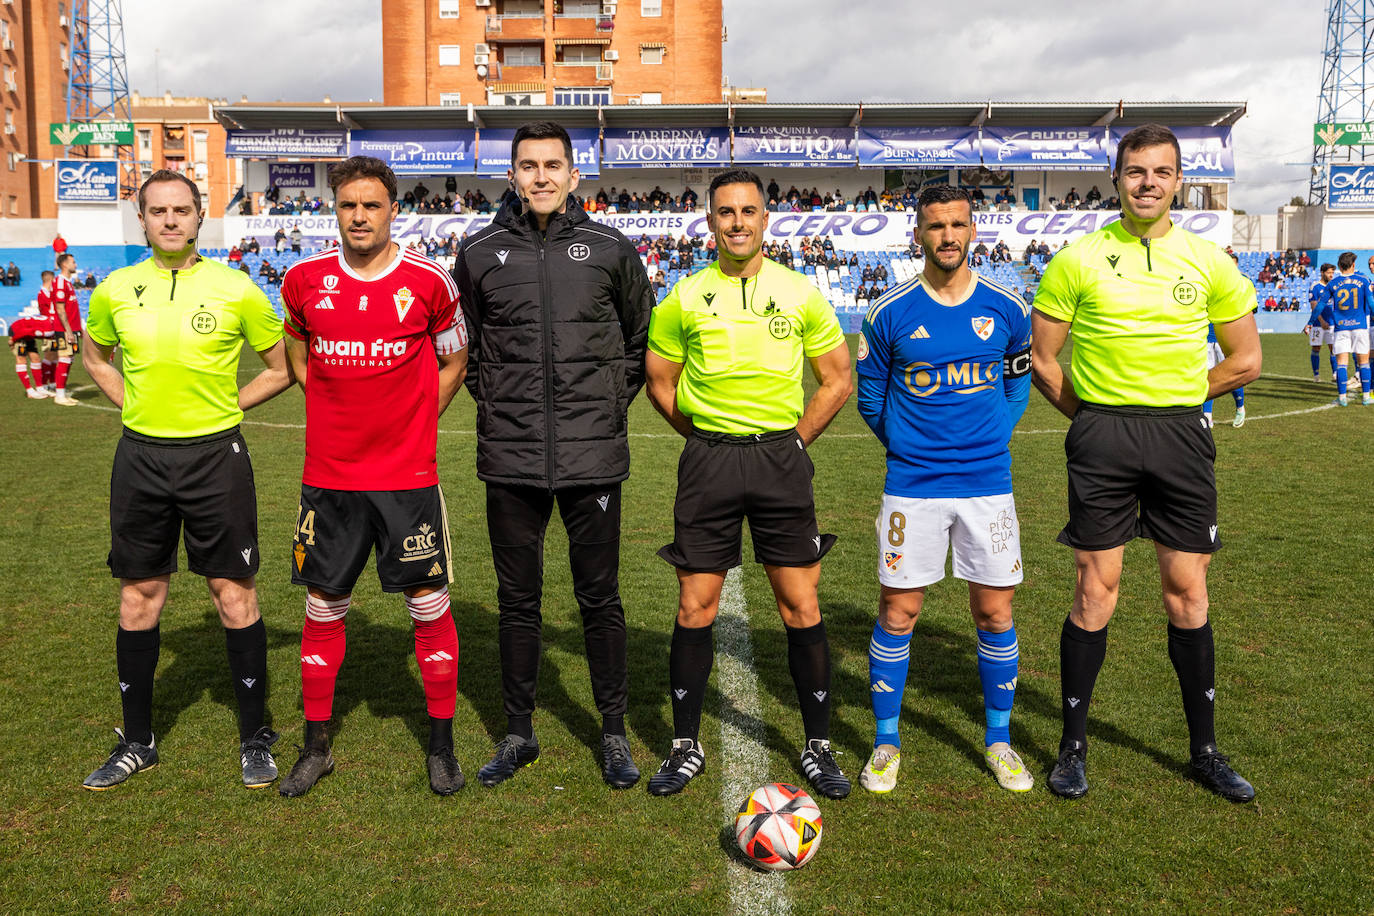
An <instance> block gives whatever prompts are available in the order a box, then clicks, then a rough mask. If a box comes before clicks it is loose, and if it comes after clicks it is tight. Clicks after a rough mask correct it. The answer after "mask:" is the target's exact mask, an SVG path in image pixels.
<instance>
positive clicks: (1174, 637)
mask: <svg viewBox="0 0 1374 916" xmlns="http://www.w3.org/2000/svg"><path fill="white" fill-rule="evenodd" d="M1169 661H1171V662H1173V663H1174V672H1175V673H1176V674H1177V675H1178V686H1179V689H1180V690H1182V691H1183V714H1184V715H1185V716H1186V717H1187V718H1188V745H1189V749H1190V750H1191V752H1192V755H1193V756H1194V757H1196V756H1197V755H1198V753H1199V751H1201V749H1202V748H1204V747H1207V746H1208V745H1215V744H1216V743H1217V734H1216V725H1215V723H1216V716H1215V710H1216V707H1215V704H1214V702H1213V701H1214V698H1215V697H1216V693H1217V691H1216V650H1215V643H1214V642H1213V640H1212V622H1211V621H1210V620H1209V621H1208V622H1207V623H1204V624H1203V625H1202V626H1200V627H1198V628H1197V629H1194V630H1183V629H1180V628H1178V627H1176V626H1174V625H1173V624H1172V623H1171V624H1169Z"/></svg>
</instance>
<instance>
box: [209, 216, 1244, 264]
mask: <svg viewBox="0 0 1374 916" xmlns="http://www.w3.org/2000/svg"><path fill="white" fill-rule="evenodd" d="M589 215H590V216H591V218H592V219H593V220H595V221H596V222H598V223H601V224H602V225H605V226H612V227H614V228H616V229H619V230H620V231H621V232H623V233H624V234H625V235H627V236H628V237H630V238H631V239H636V238H638V237H639V236H640V235H647V236H649V237H650V238H653V237H656V236H660V235H671V236H682V235H686V236H689V237H699V236H705V235H707V234H708V233H709V231H710V230H709V229H708V228H707V225H706V213H705V211H702V210H698V211H695V212H692V213H595V214H589ZM768 216H769V220H768V229H767V230H766V232H767V237H768V238H769V239H772V240H776V241H782V240H784V239H786V240H788V241H790V242H792V243H793V245H794V246H795V244H796V243H797V242H799V241H800V240H801V238H802V237H803V236H806V237H811V236H817V235H828V236H830V237H831V239H832V240H834V242H835V246H836V247H837V248H840V249H842V250H845V251H877V250H882V249H899V248H905V247H906V246H907V244H908V243H909V242H910V241H911V239H912V233H913V231H914V229H915V228H916V214H915V213H910V212H901V213H769V214H768ZM1120 217H1121V214H1120V213H1119V212H1118V211H1114V210H1112V211H1108V210H1058V211H1043V210H1042V211H1034V212H1030V213H1026V212H1019V213H1016V212H1013V213H996V212H993V213H975V214H974V218H975V221H976V222H977V224H978V238H977V241H979V242H982V243H984V244H985V245H987V246H988V247H989V248H991V247H992V246H993V245H995V244H996V243H997V242H998V241H1005V242H1006V243H1007V245H1008V246H1009V247H1010V248H1011V250H1012V254H1013V255H1014V256H1016V257H1017V258H1020V256H1021V253H1022V252H1023V251H1024V250H1025V248H1026V245H1027V244H1029V243H1030V242H1031V241H1032V240H1035V241H1037V242H1045V243H1046V244H1048V245H1050V246H1051V247H1052V248H1053V247H1055V246H1058V245H1059V244H1060V243H1062V242H1067V241H1071V240H1072V239H1076V238H1079V237H1081V236H1083V235H1086V234H1087V233H1089V232H1096V231H1097V230H1098V229H1101V228H1102V227H1103V226H1106V225H1107V224H1108V223H1110V222H1112V221H1114V220H1117V219H1120ZM491 218H492V214H490V213H486V214H477V213H465V214H458V215H449V214H440V215H426V214H420V213H411V214H405V215H402V216H400V217H397V219H396V220H395V221H394V222H393V223H392V224H391V233H392V237H393V238H395V239H397V240H398V241H400V242H401V243H402V244H405V243H407V242H410V241H414V240H419V239H429V238H441V239H442V238H447V237H448V236H449V233H454V234H456V235H458V236H459V237H460V238H461V237H462V236H463V234H464V233H472V232H476V231H477V230H478V229H481V228H482V227H483V226H485V225H487V224H488V223H490V222H491ZM1173 220H1174V223H1175V225H1178V226H1180V227H1182V228H1183V229H1186V230H1188V231H1189V232H1192V233H1195V234H1197V235H1200V236H1202V237H1203V238H1205V239H1207V240H1208V241H1211V242H1214V243H1215V244H1217V245H1223V246H1224V245H1229V244H1231V225H1232V224H1231V211H1230V210H1178V211H1175V212H1174V213H1173ZM297 224H299V225H300V227H301V232H303V233H304V234H305V236H306V238H307V240H308V241H307V244H308V245H310V246H312V247H316V248H318V247H320V246H322V245H323V244H324V243H325V242H326V241H328V240H332V239H336V238H338V224H337V223H336V222H335V219H334V217H333V216H332V215H327V216H326V215H316V216H226V217H225V218H224V233H225V237H226V238H233V239H237V238H239V237H241V236H256V237H257V238H258V240H259V241H262V242H267V241H269V240H270V239H271V238H272V235H273V233H275V232H276V231H277V228H278V227H281V228H283V229H285V230H286V231H287V232H290V231H291V230H292V229H293V228H295V227H296V225H297Z"/></svg>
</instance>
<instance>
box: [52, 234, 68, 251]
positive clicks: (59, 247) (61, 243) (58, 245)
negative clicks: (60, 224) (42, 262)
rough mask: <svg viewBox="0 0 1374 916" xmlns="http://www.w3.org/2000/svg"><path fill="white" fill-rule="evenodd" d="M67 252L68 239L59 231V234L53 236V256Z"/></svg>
mask: <svg viewBox="0 0 1374 916" xmlns="http://www.w3.org/2000/svg"><path fill="white" fill-rule="evenodd" d="M66 252H67V240H66V239H64V238H63V237H62V233H60V232H59V233H57V235H55V236H53V240H52V253H53V256H54V257H55V256H57V255H59V254H66Z"/></svg>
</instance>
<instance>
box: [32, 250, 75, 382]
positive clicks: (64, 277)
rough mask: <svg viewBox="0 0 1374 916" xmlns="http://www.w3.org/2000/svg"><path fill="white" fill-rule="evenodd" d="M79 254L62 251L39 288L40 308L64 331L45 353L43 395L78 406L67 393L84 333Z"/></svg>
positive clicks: (46, 272) (44, 273) (44, 275)
mask: <svg viewBox="0 0 1374 916" xmlns="http://www.w3.org/2000/svg"><path fill="white" fill-rule="evenodd" d="M75 276H76V255H74V254H68V253H66V252H63V253H62V254H59V255H58V256H57V274H56V276H54V275H53V272H52V271H50V270H45V271H43V276H42V280H43V285H42V288H41V289H39V291H38V296H37V299H38V312H39V314H40V315H48V316H50V317H52V318H54V319H56V320H57V323H58V324H59V326H60V327H61V328H62V333H61V334H59V335H57V336H56V337H53V338H51V339H50V340H49V343H48V348H47V350H45V351H44V353H43V369H42V371H43V388H42V389H41V391H42V394H43V396H45V397H52V398H56V399H57V403H58V404H60V405H61V406H63V407H74V406H76V403H77V401H76V399H75V398H69V397H67V373H69V372H70V371H71V368H72V354H73V353H75V352H77V346H78V340H79V338H80V336H81V306H80V304H79V303H78V302H77V301H76V285H75V284H74V283H73V282H72V278H73V277H75Z"/></svg>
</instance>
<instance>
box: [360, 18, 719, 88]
mask: <svg viewBox="0 0 1374 916" xmlns="http://www.w3.org/2000/svg"><path fill="white" fill-rule="evenodd" d="M721 7H722V0H382V72H383V97H384V100H385V104H386V105H388V106H402V105H469V104H471V105H555V104H564V105H567V104H582V105H585V104H603V105H610V104H615V105H623V104H646V105H647V104H666V105H672V104H694V103H698V104H699V103H714V102H719V101H720V100H721V58H722V48H721V45H722V40H723V32H722V28H723V24H724V23H723V13H722V8H721Z"/></svg>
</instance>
